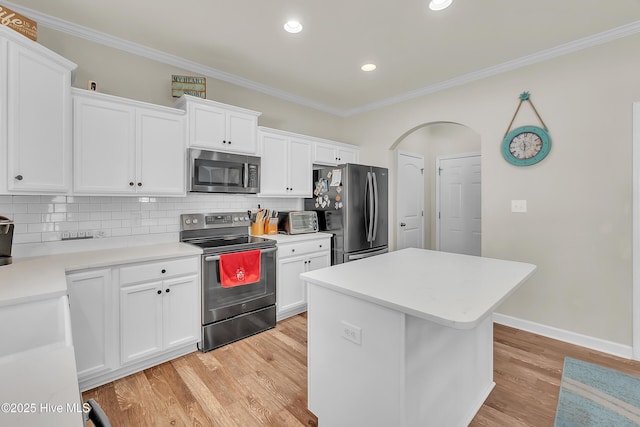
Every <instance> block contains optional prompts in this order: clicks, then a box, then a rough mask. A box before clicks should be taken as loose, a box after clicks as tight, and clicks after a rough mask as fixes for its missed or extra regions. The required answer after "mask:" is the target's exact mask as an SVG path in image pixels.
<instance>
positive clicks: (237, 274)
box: [220, 249, 260, 288]
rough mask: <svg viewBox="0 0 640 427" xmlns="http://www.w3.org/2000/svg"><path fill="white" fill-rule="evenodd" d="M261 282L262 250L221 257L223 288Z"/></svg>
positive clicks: (221, 282) (221, 281)
mask: <svg viewBox="0 0 640 427" xmlns="http://www.w3.org/2000/svg"><path fill="white" fill-rule="evenodd" d="M258 281H260V250H259V249H257V250H254V251H246V252H236V253H233V254H222V255H220V284H221V285H222V287H223V288H231V287H234V286H241V285H248V284H250V283H255V282H258Z"/></svg>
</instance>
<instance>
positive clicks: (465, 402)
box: [301, 249, 536, 427]
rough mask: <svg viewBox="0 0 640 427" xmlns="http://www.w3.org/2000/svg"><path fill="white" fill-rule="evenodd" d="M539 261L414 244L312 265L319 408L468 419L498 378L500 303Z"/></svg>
mask: <svg viewBox="0 0 640 427" xmlns="http://www.w3.org/2000/svg"><path fill="white" fill-rule="evenodd" d="M535 269H536V267H535V266H534V265H532V264H526V263H520V262H513V261H504V260H497V259H490V258H482V257H474V256H467V255H458V254H450V253H444V252H435V251H428V250H423V249H404V250H400V251H395V252H390V253H387V254H383V255H378V256H375V257H371V258H366V259H363V260H359V261H355V262H350V263H346V264H339V265H335V266H332V267H328V268H324V269H320V270H315V271H311V272H307V273H304V274H302V275H301V277H302V278H303V279H304V280H305V281H306V282H307V286H308V345H309V347H308V394H309V402H308V405H309V409H310V410H311V411H312V412H314V413H315V414H316V415H317V416H318V421H319V423H321V425H323V426H325V427H337V426H352V425H367V426H391V425H393V426H407V427H409V426H466V425H468V424H469V422H470V421H471V420H472V419H473V417H474V416H475V414H476V412H477V411H478V409H479V408H480V407H481V406H482V403H483V402H484V400H485V399H486V398H487V396H488V395H489V393H490V392H491V390H492V389H493V387H494V386H495V383H494V382H493V322H492V313H493V312H494V310H495V309H496V307H498V305H499V304H500V303H502V302H503V301H504V300H505V299H506V298H507V297H508V296H509V295H510V294H511V293H513V292H514V291H515V290H516V289H517V288H518V287H519V286H520V285H521V284H522V283H523V282H524V281H525V280H526V279H527V278H528V277H529V276H530V275H531V274H532V273H533V272H534V271H535Z"/></svg>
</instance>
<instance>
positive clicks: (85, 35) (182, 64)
mask: <svg viewBox="0 0 640 427" xmlns="http://www.w3.org/2000/svg"><path fill="white" fill-rule="evenodd" d="M3 3H4V4H5V5H6V6H7V7H8V8H10V9H13V10H15V11H16V12H18V13H21V14H23V15H25V16H29V17H30V18H31V19H34V20H35V21H36V22H37V23H38V25H43V26H45V27H47V28H50V29H52V30H55V31H60V32H62V33H66V34H69V35H72V36H75V37H78V38H82V39H85V40H88V41H91V42H94V43H98V44H101V45H104V46H108V47H111V48H114V49H119V50H122V51H125V52H129V53H132V54H134V55H138V56H141V57H144V58H147V59H151V60H154V61H157V62H161V63H164V64H167V65H172V66H174V67H177V68H182V69H185V70H189V71H191V72H194V73H197V74H201V75H203V76H205V77H210V78H213V79H217V80H221V81H224V82H227V83H231V84H234V85H236V86H240V87H243V88H246V89H250V90H255V91H256V92H261V93H264V94H266V95H270V96H273V97H275V98H279V99H282V100H284V101H288V102H293V103H295V104H299V105H303V106H305V107H309V108H313V109H315V110H319V111H322V112H325V113H329V114H333V115H336V116H340V117H349V116H354V115H356V114H361V113H365V112H368V111H373V110H377V109H379V108H383V107H388V106H391V105H394V104H398V103H401V102H404V101H408V100H411V99H415V98H419V97H421V96H425V95H430V94H433V93H436V92H440V91H443V90H446V89H450V88H453V87H457V86H462V85H465V84H467V83H471V82H475V81H478V80H482V79H485V78H487V77H492V76H496V75H498V74H502V73H506V72H509V71H513V70H517V69H519V68H522V67H526V66H529V65H532V64H536V63H539V62H543V61H547V60H549V59H553V58H557V57H559V56H563V55H567V54H570V53H573V52H577V51H580V50H583V49H586V48H589V47H593V46H598V45H601V44H605V43H608V42H611V41H614V40H618V39H621V38H624V37H628V36H631V35H634V34H637V33H639V32H640V21H635V22H632V23H630V24H627V25H623V26H620V27H616V28H613V29H611V30H607V31H603V32H601V33H597V34H594V35H591V36H588V37H583V38H581V39H578V40H574V41H571V42H568V43H565V44H562V45H559V46H556V47H554V48H551V49H546V50H543V51H540V52H536V53H534V54H531V55H527V56H523V57H521V58H518V59H514V60H512V61H507V62H504V63H502V64H498V65H494V66H491V67H487V68H483V69H481V70H478V71H473V72H471V73H467V74H463V75H461V76H458V77H454V78H452V79H449V80H444V81H442V82H439V83H435V84H432V85H429V86H425V87H423V88H420V89H417V90H415V91H411V92H406V93H404V94H400V95H397V96H393V97H389V98H385V99H382V100H380V101H376V102H372V103H370V104H366V105H363V106H360V107H356V108H352V109H348V110H341V109H338V108H334V107H330V106H327V105H324V104H321V103H318V102H315V101H312V100H309V99H307V98H303V97H300V96H297V95H294V94H292V93H289V92H286V91H283V90H279V89H276V88H273V87H271V86H267V85H264V84H261V83H258V82H255V81H253V80H249V79H245V78H242V77H239V76H237V75H235V74H230V73H227V72H224V71H221V70H218V69H216V68H212V67H207V66H205V65H202V64H199V63H197V62H194V61H190V60H188V59H185V58H182V57H179V56H176V55H172V54H169V53H166V52H163V51H160V50H157V49H153V48H150V47H147V46H144V45H142V44H139V43H134V42H130V41H128V40H125V39H121V38H119V37H115V36H112V35H109V34H106V33H103V32H100V31H96V30H93V29H91V28H88V27H84V26H82V25H78V24H74V23H72V22H69V21H65V20H63V19H60V18H56V17H54V16H51V15H47V14H44V13H42V12H38V11H37V10H34V9H29V8H26V7H23V6H20V5H18V4H15V3H11V2H8V1H4V2H3Z"/></svg>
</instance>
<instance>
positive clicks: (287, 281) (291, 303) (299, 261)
mask: <svg viewBox="0 0 640 427" xmlns="http://www.w3.org/2000/svg"><path fill="white" fill-rule="evenodd" d="M307 261H308V259H307V257H305V256H299V257H291V258H284V259H282V260H279V261H278V288H277V294H278V295H277V299H278V313H283V312H286V311H287V310H294V309H296V308H297V307H300V306H305V305H306V303H307V293H306V289H305V283H304V282H303V281H302V280H301V279H300V274H302V273H304V272H305V271H307Z"/></svg>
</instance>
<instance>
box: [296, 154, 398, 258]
mask: <svg viewBox="0 0 640 427" xmlns="http://www.w3.org/2000/svg"><path fill="white" fill-rule="evenodd" d="M313 181H314V182H313V194H314V197H313V198H309V199H305V210H309V211H316V212H318V222H319V225H320V230H321V231H326V232H330V233H333V239H332V245H331V246H332V256H331V258H332V259H331V263H332V264H341V263H343V262H348V261H354V260H357V259H361V258H366V257H369V256H373V255H378V254H381V253H385V252H388V251H389V230H388V228H389V223H388V217H389V215H388V212H389V211H388V206H389V203H388V198H389V197H388V193H389V171H388V170H387V169H386V168H380V167H375V166H366V165H358V164H353V163H348V164H345V165H339V166H336V167H326V168H322V169H317V170H314V172H313Z"/></svg>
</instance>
